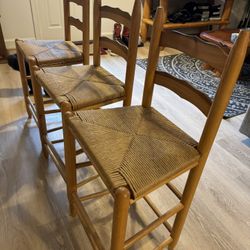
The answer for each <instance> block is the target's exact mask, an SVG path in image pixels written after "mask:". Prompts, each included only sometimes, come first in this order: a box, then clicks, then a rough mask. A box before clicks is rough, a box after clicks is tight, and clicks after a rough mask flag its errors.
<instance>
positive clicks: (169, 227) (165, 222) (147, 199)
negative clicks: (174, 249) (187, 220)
mask: <svg viewBox="0 0 250 250" xmlns="http://www.w3.org/2000/svg"><path fill="white" fill-rule="evenodd" d="M144 200H145V201H146V202H147V203H148V205H149V206H150V207H151V209H152V210H153V212H154V213H155V214H156V215H157V216H158V218H159V217H161V216H162V213H161V212H160V210H159V209H158V208H157V207H156V206H155V204H154V203H153V201H152V200H151V199H150V198H149V197H148V196H145V197H144ZM163 225H164V226H165V227H166V229H167V230H168V231H169V232H170V233H171V231H172V226H171V225H170V224H169V223H168V222H167V221H164V222H163Z"/></svg>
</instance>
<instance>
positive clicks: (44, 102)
mask: <svg viewBox="0 0 250 250" xmlns="http://www.w3.org/2000/svg"><path fill="white" fill-rule="evenodd" d="M52 103H55V102H54V101H53V100H52V99H47V100H44V101H43V104H52Z"/></svg>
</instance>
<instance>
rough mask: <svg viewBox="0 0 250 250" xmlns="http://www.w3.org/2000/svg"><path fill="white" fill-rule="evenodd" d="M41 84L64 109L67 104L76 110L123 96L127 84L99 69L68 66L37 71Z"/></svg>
mask: <svg viewBox="0 0 250 250" xmlns="http://www.w3.org/2000/svg"><path fill="white" fill-rule="evenodd" d="M35 74H36V78H37V81H38V83H39V84H40V85H41V86H43V87H44V88H45V89H46V91H47V92H48V93H49V95H50V96H51V97H52V98H53V100H54V101H55V102H56V103H57V104H58V105H59V106H60V105H61V103H62V102H64V101H67V102H70V103H71V105H72V108H73V110H77V109H81V108H84V107H89V106H92V105H95V104H99V103H102V102H105V101H108V100H112V99H115V98H120V97H123V96H124V94H125V92H124V87H123V86H124V83H122V82H121V81H120V80H118V79H117V78H116V77H114V76H113V75H112V74H111V73H109V72H108V71H106V70H105V69H103V68H102V67H99V66H98V67H96V66H92V65H91V66H65V67H57V68H43V69H42V70H40V71H37V72H36V73H35Z"/></svg>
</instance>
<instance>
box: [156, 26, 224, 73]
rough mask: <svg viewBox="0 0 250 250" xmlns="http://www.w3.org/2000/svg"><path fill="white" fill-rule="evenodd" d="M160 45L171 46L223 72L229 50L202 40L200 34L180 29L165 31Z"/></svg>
mask: <svg viewBox="0 0 250 250" xmlns="http://www.w3.org/2000/svg"><path fill="white" fill-rule="evenodd" d="M160 46H163V47H171V48H174V49H177V50H180V51H182V52H184V53H185V54H188V55H190V56H191V57H195V58H197V59H200V60H202V61H204V62H206V63H207V64H209V65H210V66H212V67H213V68H215V69H218V70H219V71H220V72H222V70H223V68H224V66H225V63H226V60H227V57H228V50H227V49H224V48H223V47H221V46H219V45H216V44H213V43H209V42H207V41H204V40H202V39H201V38H199V37H198V36H194V35H187V34H183V33H181V32H178V31H169V30H168V31H164V32H162V35H161V40H160Z"/></svg>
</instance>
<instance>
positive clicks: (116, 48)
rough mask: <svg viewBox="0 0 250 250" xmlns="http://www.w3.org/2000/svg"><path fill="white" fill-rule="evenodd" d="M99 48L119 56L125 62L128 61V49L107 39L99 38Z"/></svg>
mask: <svg viewBox="0 0 250 250" xmlns="http://www.w3.org/2000/svg"><path fill="white" fill-rule="evenodd" d="M100 46H101V48H108V49H110V50H111V51H112V52H114V53H115V54H117V55H119V56H121V57H122V58H124V59H125V60H126V61H127V60H128V49H127V47H125V46H123V45H121V44H119V43H118V42H115V41H113V40H111V39H109V38H107V37H101V38H100Z"/></svg>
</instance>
